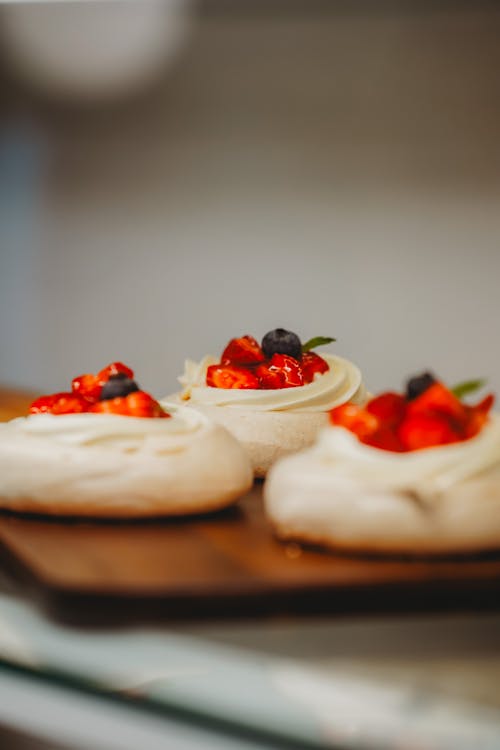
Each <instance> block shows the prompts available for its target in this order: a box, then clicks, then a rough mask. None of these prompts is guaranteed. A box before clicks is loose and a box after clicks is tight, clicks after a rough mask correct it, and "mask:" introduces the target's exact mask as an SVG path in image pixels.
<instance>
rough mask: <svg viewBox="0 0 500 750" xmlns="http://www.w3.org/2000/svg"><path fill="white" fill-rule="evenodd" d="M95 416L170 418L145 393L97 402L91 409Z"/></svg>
mask: <svg viewBox="0 0 500 750" xmlns="http://www.w3.org/2000/svg"><path fill="white" fill-rule="evenodd" d="M91 411H92V412H95V413H96V414H119V415H121V416H125V417H146V418H149V419H151V418H153V417H161V418H165V417H170V414H168V413H167V412H165V411H164V410H163V409H162V408H161V406H160V404H159V403H158V401H155V399H154V398H153V397H152V396H150V395H149V393H146V392H145V391H134V392H133V393H130V394H129V395H128V396H118V397H117V398H111V399H108V400H107V401H99V402H98V403H97V404H94V405H93V406H92V407H91Z"/></svg>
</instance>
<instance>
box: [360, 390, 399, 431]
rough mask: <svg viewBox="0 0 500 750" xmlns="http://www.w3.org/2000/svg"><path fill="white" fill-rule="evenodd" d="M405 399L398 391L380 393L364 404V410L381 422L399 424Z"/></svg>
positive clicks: (389, 424)
mask: <svg viewBox="0 0 500 750" xmlns="http://www.w3.org/2000/svg"><path fill="white" fill-rule="evenodd" d="M406 406H407V404H406V399H405V397H404V396H402V395H400V394H399V393H392V392H390V391H389V392H387V393H382V394H381V395H380V396H376V397H375V398H372V400H371V401H370V402H369V403H368V404H367V405H366V411H367V412H369V413H370V414H374V415H375V416H376V417H378V419H379V420H380V421H381V422H385V423H386V424H387V425H388V426H393V425H396V424H399V423H400V422H401V421H402V419H403V417H404V415H405V412H406Z"/></svg>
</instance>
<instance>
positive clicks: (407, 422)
mask: <svg viewBox="0 0 500 750" xmlns="http://www.w3.org/2000/svg"><path fill="white" fill-rule="evenodd" d="M422 377H423V376H422ZM426 377H427V376H426ZM431 377H432V376H431ZM410 382H411V381H410ZM471 382H472V381H471ZM474 382H476V383H477V384H478V385H477V387H480V386H481V385H482V384H483V383H482V381H474ZM416 390H417V389H415V390H413V391H412V394H413V393H415V391H416ZM467 392H468V393H470V392H471V386H468V388H467ZM493 402H494V397H493V396H492V395H489V396H486V398H484V399H483V400H482V401H481V402H480V403H479V404H477V405H476V406H469V405H467V404H463V403H462V402H461V401H460V399H459V398H457V396H456V395H455V393H454V389H449V388H447V387H446V386H445V385H444V384H443V383H441V382H439V381H438V380H436V379H434V378H433V379H432V382H431V383H429V384H428V385H427V387H426V388H425V389H423V390H421V392H420V395H418V396H413V395H412V397H411V398H410V396H409V394H408V391H407V393H406V394H405V395H402V394H399V393H392V392H387V393H382V394H380V395H379V396H376V397H375V398H373V399H371V400H370V401H369V402H368V403H367V404H366V405H365V407H361V406H356V405H354V404H344V405H343V406H338V407H337V408H335V409H332V411H331V412H330V421H331V422H332V424H334V425H337V426H340V427H345V428H346V429H347V430H350V431H351V432H353V433H354V434H355V435H357V437H358V439H359V440H360V441H361V442H362V443H365V444H366V445H371V446H373V447H375V448H380V449H382V450H387V451H395V452H407V451H415V450H420V449H423V448H431V447H433V446H438V445H449V444H452V443H457V442H460V441H462V440H468V439H469V438H471V437H474V436H475V435H477V434H478V433H479V432H480V431H481V429H482V428H483V427H484V425H485V424H486V422H487V421H488V414H489V412H490V410H491V408H492V406H493Z"/></svg>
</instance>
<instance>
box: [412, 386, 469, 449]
mask: <svg viewBox="0 0 500 750" xmlns="http://www.w3.org/2000/svg"><path fill="white" fill-rule="evenodd" d="M424 395H425V394H424ZM398 436H399V439H400V440H401V443H402V444H403V446H404V448H405V450H407V451H415V450H419V449H421V448H431V447H433V446H437V445H448V444H449V443H458V442H459V441H460V440H462V439H463V436H462V435H461V434H460V433H459V431H458V430H457V429H454V427H453V425H452V420H450V419H449V418H448V417H447V416H446V415H445V414H443V413H441V414H439V413H438V412H435V413H422V414H413V415H410V414H408V415H407V417H406V419H404V421H403V423H402V424H401V425H400V427H399V430H398Z"/></svg>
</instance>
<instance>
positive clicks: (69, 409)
mask: <svg viewBox="0 0 500 750" xmlns="http://www.w3.org/2000/svg"><path fill="white" fill-rule="evenodd" d="M88 408H89V402H88V401H87V400H86V399H85V398H83V397H82V396H80V395H78V394H77V393H53V394H52V395H50V396H41V397H40V398H37V399H36V401H33V403H32V404H31V406H30V409H29V411H30V414H81V413H82V412H84V411H88Z"/></svg>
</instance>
